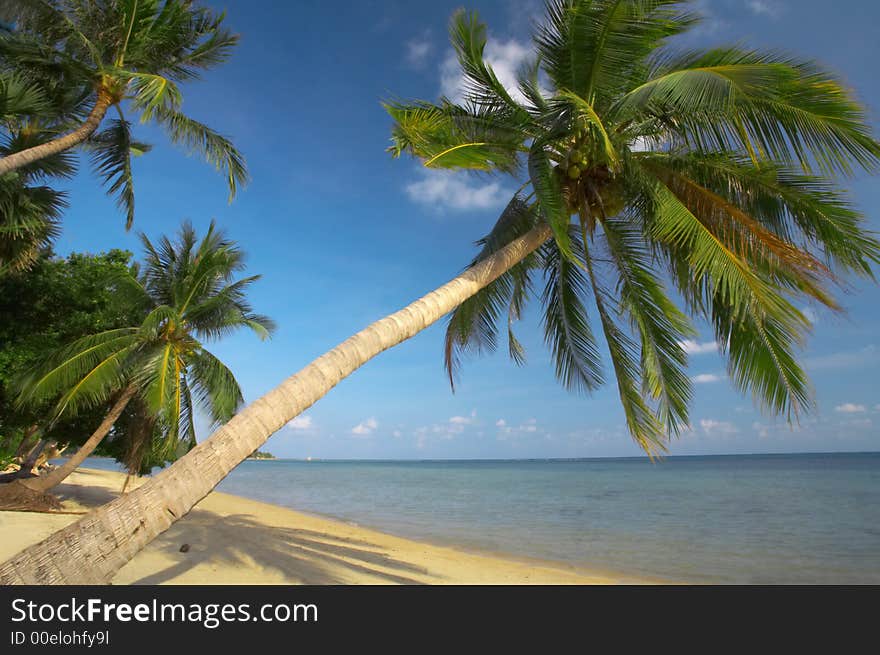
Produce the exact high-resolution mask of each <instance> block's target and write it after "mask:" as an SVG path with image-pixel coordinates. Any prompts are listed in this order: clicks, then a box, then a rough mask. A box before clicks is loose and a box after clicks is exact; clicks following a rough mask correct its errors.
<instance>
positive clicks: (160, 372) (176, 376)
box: [19, 223, 274, 492]
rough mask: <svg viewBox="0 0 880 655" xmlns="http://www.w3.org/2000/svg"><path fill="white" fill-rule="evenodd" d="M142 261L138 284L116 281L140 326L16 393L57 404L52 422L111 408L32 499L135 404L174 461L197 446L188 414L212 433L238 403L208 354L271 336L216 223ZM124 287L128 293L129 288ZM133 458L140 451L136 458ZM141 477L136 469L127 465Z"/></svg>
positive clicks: (70, 355)
mask: <svg viewBox="0 0 880 655" xmlns="http://www.w3.org/2000/svg"><path fill="white" fill-rule="evenodd" d="M141 241H142V242H143V245H144V250H145V252H146V260H145V266H144V270H143V273H142V274H141V275H140V276H139V279H135V278H134V277H130V278H128V279H125V280H120V283H119V285H118V286H119V291H120V293H122V292H129V293H132V294H133V296H134V299H135V301H136V302H139V303H141V304H142V305H143V306H144V307H145V310H146V316H145V318H144V320H143V322H142V323H141V324H140V325H138V326H132V327H124V328H118V329H113V330H107V331H105V332H101V333H99V334H94V335H89V336H86V337H83V338H81V339H77V340H76V341H74V342H73V343H71V344H70V345H69V346H67V347H65V348H63V349H61V351H60V352H58V353H56V354H54V355H53V356H51V357H50V358H48V359H47V361H46V363H45V365H44V366H43V367H42V368H41V369H40V370H38V371H35V372H33V373H32V374H31V375H30V376H29V378H28V379H27V380H26V381H24V383H23V384H22V390H21V393H20V396H19V402H20V403H30V404H34V405H41V404H43V403H45V402H46V401H48V400H52V399H55V398H57V399H58V400H57V402H56V403H55V406H54V408H53V409H52V412H51V415H52V416H53V417H55V419H57V418H59V417H61V416H63V415H65V414H74V415H75V414H76V413H77V412H78V410H80V409H81V408H84V407H92V406H96V405H107V404H109V405H110V406H111V409H110V411H109V412H108V414H107V416H106V418H105V419H104V420H103V421H102V422H101V424H100V425H99V426H98V428H97V429H96V430H95V431H94V433H93V434H92V435H91V436H90V437H89V439H88V440H87V441H86V442H85V443H84V444H83V445H82V446H81V447H80V448H79V450H78V451H77V452H76V454H74V455H73V456H72V457H71V458H70V459H68V460H67V461H66V462H65V463H64V464H63V465H62V466H59V467H58V468H56V469H54V470H53V471H51V472H50V473H48V474H47V475H43V476H40V477H37V478H31V479H29V480H27V481H25V482H24V483H23V484H24V485H25V486H27V487H30V488H31V489H33V490H35V491H41V492H42V491H46V490H48V489H51V488H53V487H55V486H56V485H58V484H59V483H60V482H61V481H62V480H64V479H65V478H66V477H67V476H68V475H70V473H72V472H73V471H74V470H75V469H76V468H77V467H78V466H79V465H80V464H81V463H82V462H83V460H84V459H85V458H86V457H88V456H89V454H91V453H92V451H94V449H95V448H96V447H97V445H98V444H99V443H100V442H101V441H102V440H103V439H104V437H105V436H106V435H107V434H108V433H109V432H110V430H111V428H112V427H113V425H114V423H116V421H117V419H118V418H119V417H120V415H121V414H122V412H123V411H124V410H125V408H126V407H127V406H128V404H129V403H130V402H131V401H132V400H136V402H137V403H138V408H137V413H138V414H139V415H140V416H141V417H142V418H141V421H140V422H141V423H143V424H144V425H145V426H146V427H147V429H145V430H143V431H142V432H144V434H145V435H146V436H147V437H149V436H150V435H152V433H153V428H154V426H155V427H156V428H157V429H158V430H159V431H160V433H161V434H162V435H164V443H163V448H164V449H165V451H166V452H168V453H170V452H172V451H173V450H176V449H177V448H178V446H179V445H180V444H181V443H182V444H183V445H184V446H185V447H186V448H187V449H188V448H189V447H192V446H193V445H195V427H194V424H193V421H194V413H195V411H196V408H197V407H201V408H203V409H204V410H205V411H206V413H207V414H208V416H210V417H211V420H212V421H213V422H214V424H215V425H219V424H221V423H223V422H225V421H228V420H229V419H230V418H231V417H232V416H233V414H235V412H236V410H237V409H238V408H239V406H240V405H241V402H242V394H241V389H240V388H239V386H238V382H237V381H236V380H235V376H233V374H232V372H231V371H230V370H229V369H228V368H227V367H226V366H225V365H224V364H223V363H222V362H221V361H220V360H219V359H217V358H216V357H215V356H214V355H212V354H211V352H210V351H209V350H208V349H207V348H206V347H205V345H204V343H203V341H204V340H206V339H207V340H212V339H217V338H220V337H222V336H225V335H227V334H230V333H232V332H234V331H235V330H237V329H240V328H248V329H250V330H253V331H254V332H255V333H256V334H258V335H259V336H260V337H261V338H266V337H268V336H269V334H270V333H271V331H272V330H273V329H274V325H273V323H272V321H271V320H269V319H268V318H266V317H265V316H260V315H258V314H254V313H253V311H252V308H251V306H250V303H249V302H248V301H247V297H246V294H247V290H248V288H249V286H250V285H251V284H253V283H254V282H255V281H256V280H258V279H259V278H260V276H259V275H253V276H249V277H244V278H241V279H237V280H235V279H233V278H234V275H235V273H236V272H238V271H240V270H242V269H243V268H244V254H243V253H242V251H241V249H240V248H238V247H237V246H236V245H235V244H234V243H233V242H231V241H229V240H228V239H226V238H225V236H224V235H223V234H222V232H219V231H217V230H216V229H215V226H214V224H213V223H212V224H211V226H210V228H209V229H208V232H207V234H206V235H205V236H204V238H202V240H201V241H199V240H198V239H197V235H196V233H195V230H193V228H192V226H191V225H190V224H189V223H185V224H184V225H183V227H182V228H181V229H180V233H179V235H178V238H177V241H176V242H172V241H171V240H170V239H168V238H167V237H163V238H162V239H161V241H160V242H159V243H158V244H157V245H154V244H153V243H152V242H151V241H150V240H149V239H148V238H147V237H146V236H145V235H141ZM126 287H127V288H126ZM134 450H135V451H137V448H134ZM128 464H129V468H130V469H135V470H136V469H137V468H138V466H137V465H138V464H139V462H128Z"/></svg>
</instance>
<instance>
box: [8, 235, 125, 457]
mask: <svg viewBox="0 0 880 655" xmlns="http://www.w3.org/2000/svg"><path fill="white" fill-rule="evenodd" d="M130 259H131V253H128V252H124V251H121V250H111V251H109V252H107V253H102V254H98V255H87V254H72V255H70V256H68V257H67V258H65V259H61V258H58V257H54V256H53V255H52V254H51V252H48V251H43V252H42V253H40V254H39V256H38V258H37V260H36V262H35V264H34V266H33V267H32V268H31V269H30V270H28V271H25V272H21V273H17V274H9V275H5V276H2V277H0V444H3V445H6V446H9V444H12V443H14V444H15V445H16V446H17V445H18V442H19V441H20V439H21V436H22V435H23V433H24V431H25V430H26V429H27V428H28V427H30V426H32V425H44V424H45V423H46V420H47V416H46V413H47V410H48V408H47V407H46V406H45V405H36V406H33V407H16V406H15V405H14V403H13V399H14V392H13V389H12V385H13V382H14V381H15V380H17V379H18V378H20V377H21V376H22V375H24V374H26V373H27V372H28V371H31V370H33V369H34V368H35V367H36V366H38V365H39V363H40V362H41V361H42V360H43V359H44V358H45V356H46V353H49V352H52V351H54V350H56V349H58V348H60V347H62V346H63V345H64V344H66V343H69V342H70V341H72V340H75V339H78V338H81V337H83V336H84V335H87V334H90V333H94V332H98V331H104V330H110V329H114V328H117V327H118V326H121V325H127V324H130V323H131V322H133V321H137V320H138V317H139V312H138V311H137V310H136V308H134V307H132V306H131V305H130V304H129V303H128V301H127V300H126V299H125V297H124V296H123V295H121V294H120V293H119V291H118V289H117V286H116V283H115V280H116V279H117V278H118V277H119V276H120V275H127V274H128V271H129V266H130ZM107 409H108V408H107V407H106V406H96V407H95V408H93V409H91V410H90V411H85V412H82V413H80V414H78V415H76V416H70V417H65V418H63V419H61V420H59V421H58V422H56V424H55V426H54V428H53V433H52V436H53V438H55V439H57V440H58V441H60V442H72V443H74V444H77V443H81V442H82V441H84V440H85V439H86V438H87V437H88V435H89V434H90V433H91V431H92V430H93V429H94V427H95V426H96V425H98V423H100V421H101V419H102V418H103V416H104V415H105V414H106V413H107Z"/></svg>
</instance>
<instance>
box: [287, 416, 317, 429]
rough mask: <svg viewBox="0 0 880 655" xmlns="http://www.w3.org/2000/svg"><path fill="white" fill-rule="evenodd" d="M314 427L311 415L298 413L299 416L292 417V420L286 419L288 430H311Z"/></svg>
mask: <svg viewBox="0 0 880 655" xmlns="http://www.w3.org/2000/svg"><path fill="white" fill-rule="evenodd" d="M314 427H315V423H314V421H312V417H311V416H302V415H300V416H297V417H296V418H294V419H293V420H291V421H288V423H287V428H288V429H289V430H296V431H305V430H311V429H312V428H314Z"/></svg>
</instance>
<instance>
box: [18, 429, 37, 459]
mask: <svg viewBox="0 0 880 655" xmlns="http://www.w3.org/2000/svg"><path fill="white" fill-rule="evenodd" d="M38 427H39V426H38V425H36V424H34V425H32V426H30V427H29V428H28V429H27V430H25V431H24V436H23V437H22V438H21V443H20V444H18V449H17V450H16V451H15V456H16V457H20V458H22V459H24V457H25V456H26V455H27V454H28V452H30V450H31V448H33V447H34V445H36V443H37V438H38V437H39V435H38V434H37V429H38Z"/></svg>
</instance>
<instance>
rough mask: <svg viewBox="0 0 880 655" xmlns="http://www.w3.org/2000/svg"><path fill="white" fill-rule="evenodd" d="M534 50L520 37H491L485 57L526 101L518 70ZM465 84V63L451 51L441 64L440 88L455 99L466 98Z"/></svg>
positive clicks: (508, 86)
mask: <svg viewBox="0 0 880 655" xmlns="http://www.w3.org/2000/svg"><path fill="white" fill-rule="evenodd" d="M531 54H532V48H531V47H530V46H529V44H527V43H520V42H519V41H517V40H516V39H510V40H509V41H499V40H497V39H492V38H490V39H488V41H487V42H486V49H485V50H484V51H483V58H484V59H485V60H486V61H487V62H488V63H489V65H490V66H491V67H492V70H493V71H494V72H495V76H496V77H497V78H498V81H499V82H501V84H502V85H503V86H504V88H505V89H507V92H508V93H509V94H510V97H512V98H513V99H514V100H519V101H524V100H525V96H523V94H522V93H521V92H520V90H519V87H518V85H517V82H516V73H517V71H518V70H519V69H520V67H521V66H522V65H523V64H524V63H525V62H526V61H528V59H529V58H530V55H531ZM464 88H465V78H464V75H462V72H461V66H460V65H459V63H458V58H457V57H456V55H455V53H454V52H452V51H450V52H449V54H448V55H447V56H446V59H444V60H443V63H442V64H441V66H440V92H441V93H442V94H443V95H444V96H446V97H448V98H449V99H450V100H452V101H454V102H460V101H461V100H462V94H463V92H464Z"/></svg>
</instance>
